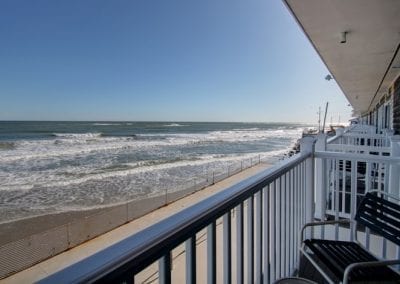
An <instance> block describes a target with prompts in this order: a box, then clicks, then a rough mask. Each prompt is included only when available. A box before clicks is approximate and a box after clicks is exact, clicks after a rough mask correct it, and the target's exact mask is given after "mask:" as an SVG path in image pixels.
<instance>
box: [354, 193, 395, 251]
mask: <svg viewBox="0 0 400 284" xmlns="http://www.w3.org/2000/svg"><path fill="white" fill-rule="evenodd" d="M355 220H356V221H357V222H358V223H359V224H363V225H364V226H366V227H368V228H370V229H371V230H372V231H374V232H375V233H377V234H379V235H381V236H382V237H384V238H386V239H388V240H390V241H392V242H393V243H395V244H396V245H399V246H400V205H398V204H396V203H394V202H391V201H388V200H386V199H384V198H383V196H377V195H375V194H372V193H367V194H366V195H365V196H364V198H363V199H362V200H361V203H360V206H359V207H358V209H357V214H356V217H355Z"/></svg>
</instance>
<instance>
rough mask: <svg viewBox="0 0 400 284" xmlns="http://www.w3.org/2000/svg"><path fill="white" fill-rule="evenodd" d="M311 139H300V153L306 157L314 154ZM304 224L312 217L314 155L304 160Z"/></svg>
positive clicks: (308, 235)
mask: <svg viewBox="0 0 400 284" xmlns="http://www.w3.org/2000/svg"><path fill="white" fill-rule="evenodd" d="M314 141H315V139H314V138H313V137H303V138H302V139H300V153H301V154H304V155H307V154H309V153H310V152H311V153H314ZM304 178H305V192H304V194H305V204H304V206H305V211H306V212H305V215H306V216H305V217H306V218H305V222H306V223H308V222H311V221H312V220H313V216H314V155H312V156H311V157H309V158H308V159H306V160H305V177H304ZM311 236H312V234H311V233H310V232H309V231H308V232H307V233H306V238H310V237H311Z"/></svg>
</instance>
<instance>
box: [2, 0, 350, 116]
mask: <svg viewBox="0 0 400 284" xmlns="http://www.w3.org/2000/svg"><path fill="white" fill-rule="evenodd" d="M327 74H329V72H328V70H327V69H326V67H325V66H324V64H323V63H322V61H321V60H320V58H319V56H318V55H317V53H316V52H315V50H314V49H313V47H312V46H311V44H310V43H309V41H308V40H307V38H306V37H305V35H304V34H303V32H302V31H301V29H300V28H299V27H298V25H297V23H296V22H295V20H294V19H293V17H292V15H291V14H290V13H289V11H288V10H287V8H286V7H285V5H284V4H283V2H282V1H281V0H201V1H194V0H168V1H165V0H112V1H111V0H108V1H105V0H58V1H54V0H35V1H32V0H25V1H23V0H2V1H0V120H101V121H106V120H119V121H139V120H140V121H243V122H308V123H317V119H318V114H317V112H318V108H319V107H321V108H324V107H325V103H326V102H327V101H329V104H330V105H329V110H328V121H329V120H330V119H331V118H332V120H333V121H334V122H337V121H338V120H339V117H340V119H341V121H342V122H343V121H346V120H347V119H348V118H349V117H350V113H351V108H350V107H349V106H348V102H347V100H346V99H345V97H344V95H343V93H342V92H341V90H340V89H339V87H338V86H337V85H336V83H335V82H334V80H331V81H326V80H325V79H324V78H325V76H326V75H327Z"/></svg>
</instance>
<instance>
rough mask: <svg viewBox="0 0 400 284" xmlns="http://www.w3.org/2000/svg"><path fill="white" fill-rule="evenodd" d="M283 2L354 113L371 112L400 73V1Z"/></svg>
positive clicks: (308, 0)
mask: <svg viewBox="0 0 400 284" xmlns="http://www.w3.org/2000/svg"><path fill="white" fill-rule="evenodd" d="M284 2H286V4H287V6H288V8H289V10H290V11H291V12H292V13H293V15H294V17H295V18H296V20H297V21H298V23H299V25H300V26H301V28H302V29H303V31H304V32H305V34H306V35H307V37H308V38H309V40H310V41H311V43H312V44H313V46H314V48H315V49H316V51H317V52H318V54H319V55H320V57H321V58H322V60H323V61H324V63H325V64H326V66H327V67H328V69H329V71H330V72H331V74H332V75H333V77H334V78H335V80H336V82H337V83H338V84H339V86H340V88H341V89H342V91H343V92H344V94H345V95H346V97H347V99H348V100H349V102H350V103H351V105H352V106H353V108H354V111H355V113H357V114H361V113H365V112H367V111H368V110H371V109H373V107H374V106H375V105H376V103H377V102H378V101H379V100H380V98H381V97H382V95H384V94H385V93H386V92H387V89H388V87H389V86H390V84H391V83H392V82H393V81H394V79H395V78H396V77H397V76H398V75H399V74H400V55H399V53H400V52H398V49H399V44H400V0H284ZM345 31H347V36H346V38H347V41H346V43H340V41H341V32H345ZM396 67H398V68H396Z"/></svg>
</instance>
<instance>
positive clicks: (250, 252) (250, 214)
mask: <svg viewBox="0 0 400 284" xmlns="http://www.w3.org/2000/svg"><path fill="white" fill-rule="evenodd" d="M253 282H254V206H253V195H251V196H250V197H249V198H248V199H247V283H253Z"/></svg>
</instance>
